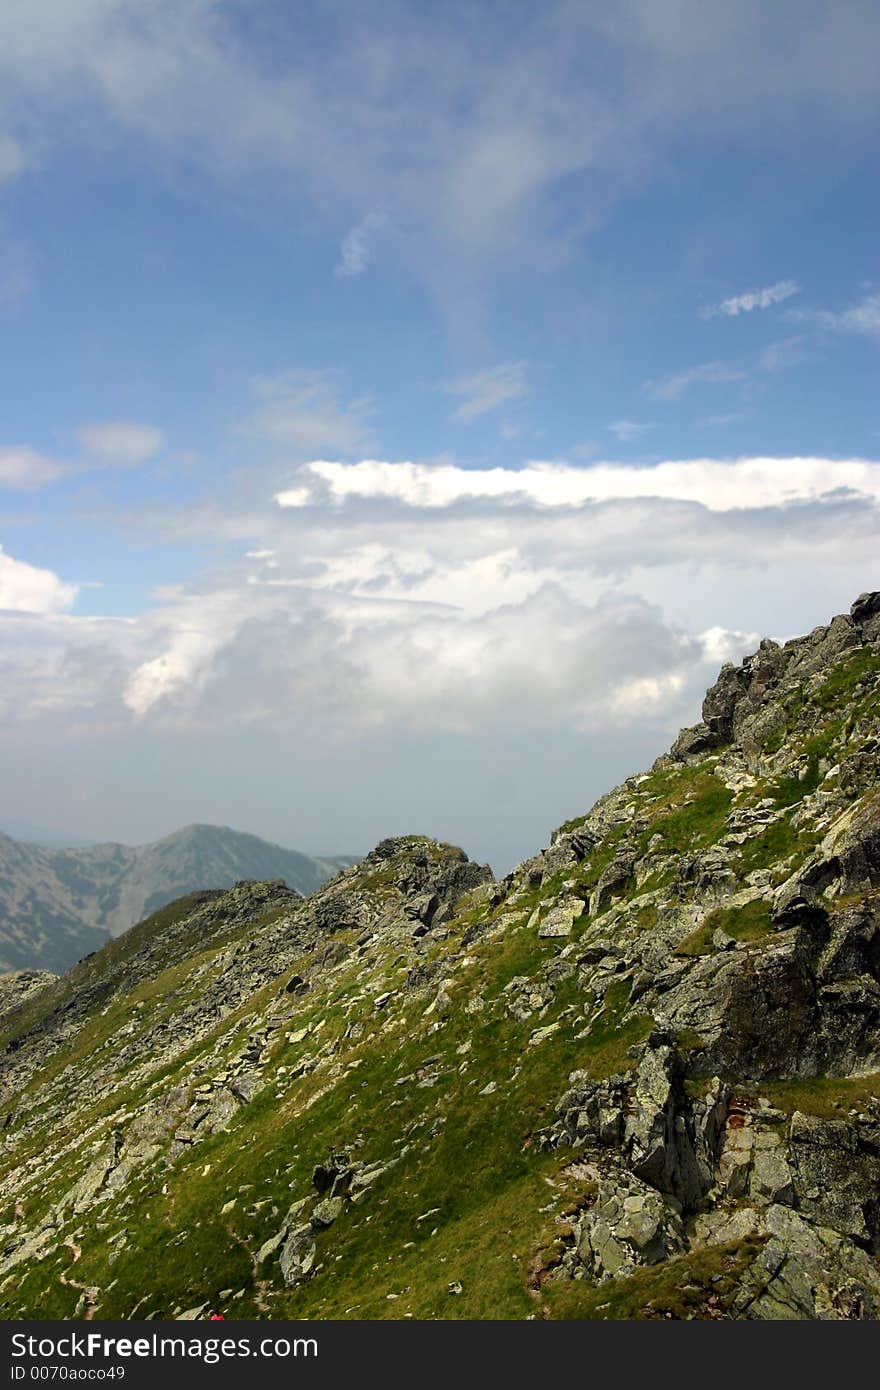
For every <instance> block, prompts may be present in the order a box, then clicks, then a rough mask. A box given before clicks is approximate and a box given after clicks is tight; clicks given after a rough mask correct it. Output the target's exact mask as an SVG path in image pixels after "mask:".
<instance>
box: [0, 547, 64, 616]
mask: <svg viewBox="0 0 880 1390" xmlns="http://www.w3.org/2000/svg"><path fill="white" fill-rule="evenodd" d="M76 592H77V586H76V585H75V584H66V583H64V581H63V580H61V579H59V578H58V575H57V574H54V573H53V571H52V570H46V569H39V568H38V567H37V566H36V565H28V564H26V563H25V562H24V561H23V560H14V559H13V558H12V556H11V555H7V554H5V553H4V551H3V547H2V545H0V611H6V612H13V613H65V612H67V610H68V609H69V608H72V606H73V601H74V599H75V598H76Z"/></svg>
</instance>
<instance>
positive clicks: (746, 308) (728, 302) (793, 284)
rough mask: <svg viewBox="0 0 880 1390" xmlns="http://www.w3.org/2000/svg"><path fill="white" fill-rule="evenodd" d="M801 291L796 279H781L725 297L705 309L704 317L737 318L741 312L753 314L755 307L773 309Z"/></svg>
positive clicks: (703, 311)
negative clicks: (758, 288) (718, 302)
mask: <svg viewBox="0 0 880 1390" xmlns="http://www.w3.org/2000/svg"><path fill="white" fill-rule="evenodd" d="M800 292H801V287H800V285H799V284H798V283H797V281H796V280H779V281H778V282H777V283H776V284H775V285H768V286H767V287H766V288H765V289H762V290H746V291H745V292H744V293H743V294H735V295H732V296H731V298H730V299H723V300H722V301H721V303H720V304H717V305H715V306H714V308H710V309H703V310H702V317H703V318H716V317H717V316H718V315H719V314H720V315H722V316H723V317H724V318H737V317H738V316H739V315H740V314H751V313H752V312H753V311H754V310H755V309H771V308H772V307H773V305H774V304H782V303H783V302H784V301H785V300H786V299H791V297H792V296H793V295H795V294H800Z"/></svg>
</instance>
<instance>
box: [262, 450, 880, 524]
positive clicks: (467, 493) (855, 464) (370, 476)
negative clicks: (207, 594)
mask: <svg viewBox="0 0 880 1390" xmlns="http://www.w3.org/2000/svg"><path fill="white" fill-rule="evenodd" d="M300 478H301V479H302V480H303V481H302V482H301V483H300V484H299V485H298V486H296V487H294V488H290V489H285V490H284V491H282V492H279V493H278V494H277V495H276V501H277V503H278V505H279V506H280V507H282V508H296V507H304V506H307V505H309V504H310V503H311V502H313V501H314V500H315V498H316V496H317V497H320V495H321V494H322V492H326V494H327V495H329V497H330V498H331V499H332V500H333V501H334V502H337V503H342V502H344V501H346V500H347V499H348V498H357V497H360V498H372V499H377V498H383V499H386V500H393V501H396V502H400V503H403V504H405V505H406V506H409V507H427V508H437V507H451V506H453V505H455V504H456V503H458V502H460V501H462V500H463V499H473V498H492V499H495V500H501V501H510V502H514V501H516V500H518V499H524V500H527V501H529V502H531V503H533V504H537V505H538V506H540V507H579V506H584V505H585V504H588V503H591V502H601V501H612V500H620V499H633V498H668V499H670V500H676V501H684V502H696V503H698V504H699V505H700V506H702V507H706V508H708V509H709V510H710V511H728V510H731V509H747V510H748V509H753V508H762V507H781V506H785V505H787V504H789V503H792V502H798V501H809V500H815V499H818V498H821V497H825V496H827V495H828V494H831V493H834V492H838V491H840V490H848V491H852V492H855V493H858V494H860V495H862V496H865V497H869V498H871V499H873V500H875V501H876V500H877V499H878V498H880V464H878V463H876V462H872V461H869V460H866V459H840V460H838V459H821V458H818V459H817V458H742V459H737V460H735V461H733V462H726V461H723V460H718V459H688V460H684V461H672V460H669V461H665V462H662V463H656V464H652V465H650V466H649V467H644V468H637V467H633V466H630V465H627V464H618V463H596V464H593V465H592V466H590V467H574V466H572V465H571V464H566V463H542V462H535V463H530V464H528V465H526V466H525V467H523V468H520V469H516V470H514V469H507V468H483V469H479V468H461V467H459V466H457V465H455V464H449V463H444V464H427V463H409V462H400V463H388V462H383V461H380V460H376V459H365V460H362V461H361V462H359V463H354V464H345V463H337V462H330V461H325V460H316V461H315V462H312V463H309V464H307V465H306V466H305V467H304V468H303V469H301V470H300ZM308 480H313V485H312V486H309V485H308Z"/></svg>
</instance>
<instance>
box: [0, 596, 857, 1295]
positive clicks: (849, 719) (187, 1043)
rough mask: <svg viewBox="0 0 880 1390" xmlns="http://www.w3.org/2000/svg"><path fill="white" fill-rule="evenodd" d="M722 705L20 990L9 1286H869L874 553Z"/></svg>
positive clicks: (187, 912)
mask: <svg viewBox="0 0 880 1390" xmlns="http://www.w3.org/2000/svg"><path fill="white" fill-rule="evenodd" d="M702 714H703V717H702V720H701V721H700V722H699V723H698V724H697V725H695V726H693V727H692V728H691V729H688V730H683V731H682V733H681V734H680V735H679V737H678V738H677V739H676V740H675V742H674V744H673V746H672V748H671V749H670V751H669V753H667V754H664V755H662V756H661V757H660V758H658V759H657V760H656V761H655V763H654V764H653V765H652V767H651V768H650V769H649V770H647V771H645V772H642V773H637V774H634V775H633V776H632V777H630V778H628V779H626V780H625V781H624V782H623V783H621V784H620V786H618V787H616V788H614V789H613V790H612V791H610V792H609V793H607V794H606V795H605V796H604V797H602V798H600V799H599V801H598V802H597V803H596V804H595V805H594V806H593V808H592V810H591V811H589V812H587V813H586V814H584V815H583V816H578V817H575V818H573V819H572V820H570V821H567V822H566V823H565V824H564V825H563V826H561V827H560V828H559V829H558V831H556V832H555V833H554V836H553V837H552V842H551V844H550V845H549V846H548V847H547V848H546V849H545V850H543V851H541V852H540V853H539V854H537V855H535V856H533V857H532V858H530V859H528V860H526V861H525V862H524V863H523V864H521V865H519V866H518V867H517V868H516V869H515V870H513V871H512V872H511V873H510V874H507V875H505V876H504V877H503V878H502V879H500V880H498V881H496V880H495V879H494V877H493V875H492V873H491V870H490V869H489V868H488V867H487V866H480V865H476V864H473V863H471V861H469V860H468V858H467V856H466V855H465V854H464V852H463V851H462V850H460V849H457V848H456V847H453V846H449V845H444V844H441V843H439V842H437V841H433V840H430V839H428V838H426V837H421V836H402V837H397V838H395V839H393V840H388V841H383V842H382V843H381V844H379V845H378V846H376V848H375V849H374V850H373V851H371V852H370V854H369V855H367V856H366V858H365V859H364V860H362V861H360V862H359V863H357V864H355V865H352V866H350V867H347V868H344V869H342V870H340V872H339V873H337V874H336V875H335V877H334V878H332V879H331V880H330V881H329V882H328V883H326V884H325V885H323V886H322V887H321V888H319V889H317V890H316V891H315V892H314V893H313V894H312V895H311V896H310V897H309V898H307V899H305V900H300V899H299V898H298V897H297V896H296V895H294V894H292V893H291V892H290V890H289V889H287V888H285V887H284V886H283V885H281V884H278V883H271V882H269V883H262V884H239V885H238V886H236V887H234V888H232V889H229V890H226V891H225V892H212V893H202V894H197V895H194V896H193V897H192V898H189V899H186V900H183V901H181V902H177V903H174V904H171V905H169V906H167V907H165V908H163V909H161V910H160V911H159V912H157V913H155V914H154V916H153V917H152V918H151V919H148V920H147V921H145V922H144V923H141V924H140V926H138V927H135V928H134V929H133V931H132V932H130V933H127V934H125V935H123V936H121V937H119V938H118V939H117V940H115V941H113V942H112V943H110V945H109V946H107V947H105V948H104V949H103V950H102V951H100V952H98V953H97V955H96V956H94V957H93V958H91V959H90V960H87V961H83V962H81V963H80V964H79V965H78V966H77V967H76V968H75V969H74V970H73V971H72V972H70V974H69V975H68V976H66V977H65V978H64V979H62V980H59V981H55V982H52V983H50V984H48V985H47V986H45V987H42V988H40V987H37V988H36V989H35V990H34V991H33V992H30V993H29V994H28V996H27V997H26V998H24V999H23V1001H22V1002H21V1003H19V1004H18V1005H17V1006H14V1007H12V1008H11V1009H10V1010H8V1011H7V1012H6V1014H5V1015H4V1016H3V1017H2V1018H0V1048H2V1049H3V1052H2V1057H0V1111H2V1112H3V1113H5V1117H6V1118H5V1123H4V1128H3V1130H2V1141H0V1201H2V1207H0V1210H2V1211H3V1212H4V1221H5V1225H4V1226H3V1229H2V1246H0V1314H2V1316H4V1317H16V1316H19V1317H20V1316H35V1315H37V1314H38V1313H39V1315H41V1316H49V1317H91V1316H93V1315H95V1316H99V1317H102V1318H104V1317H106V1318H119V1317H173V1318H188V1317H196V1316H202V1315H205V1314H206V1313H207V1312H208V1311H212V1312H220V1313H225V1314H226V1315H228V1316H244V1317H295V1318H302V1317H305V1318H341V1317H357V1318H387V1317H401V1316H406V1317H414V1318H437V1317H442V1318H461V1317H464V1318H486V1317H495V1318H498V1317H500V1318H526V1317H541V1318H565V1317H576V1318H599V1319H601V1318H609V1317H611V1318H614V1317H638V1318H666V1317H675V1318H693V1317H698V1318H707V1319H739V1318H746V1319H771V1320H772V1319H779V1318H796V1319H828V1318H830V1319H835V1320H838V1319H847V1320H848V1319H865V1318H868V1319H875V1318H877V1317H878V1316H880V1264H878V1255H880V1203H878V1201H877V1192H878V1190H880V593H874V594H868V595H863V596H861V598H860V599H858V600H857V601H856V603H855V604H854V605H853V608H852V610H851V612H850V613H849V614H848V615H842V616H839V617H837V618H835V619H833V620H832V621H831V622H830V623H829V624H827V625H825V626H823V627H820V628H817V629H815V630H814V631H813V632H812V633H811V634H808V635H807V636H806V637H803V638H798V639H793V640H792V641H791V642H788V643H786V644H785V645H784V646H782V647H780V646H778V645H777V644H775V643H772V642H763V643H762V644H761V646H760V647H759V648H758V650H757V651H756V652H755V653H754V654H752V655H751V656H750V657H747V658H746V659H745V660H744V661H743V662H742V663H741V664H740V666H737V667H734V666H727V667H725V668H723V670H722V671H721V673H720V675H719V678H718V680H717V681H716V683H715V685H714V686H713V687H712V688H711V689H710V691H709V692H708V693H707V696H706V700H705V702H704V706H703V711H702ZM146 1270H149V1275H148V1276H147V1275H146V1273H145V1271H146Z"/></svg>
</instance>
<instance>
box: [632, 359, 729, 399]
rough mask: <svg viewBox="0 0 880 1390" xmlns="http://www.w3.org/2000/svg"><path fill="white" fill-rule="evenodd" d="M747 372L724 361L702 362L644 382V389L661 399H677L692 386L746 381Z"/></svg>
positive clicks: (650, 394)
mask: <svg viewBox="0 0 880 1390" xmlns="http://www.w3.org/2000/svg"><path fill="white" fill-rule="evenodd" d="M745 379H746V373H745V372H743V371H740V370H739V368H738V367H728V366H726V365H725V363H724V362H701V363H700V364H699V366H696V367H688V368H687V370H686V371H683V372H672V373H670V374H669V375H668V376H662V377H657V378H656V380H651V381H646V382H644V383H643V388H642V389H643V390H645V391H647V393H648V395H649V396H653V397H655V399H656V400H660V401H674V400H677V399H678V397H679V396H681V395H682V394H683V393H684V392H685V391H688V390H690V388H691V387H692V386H703V385H707V386H718V385H723V384H725V383H727V382H732V381H745Z"/></svg>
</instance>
